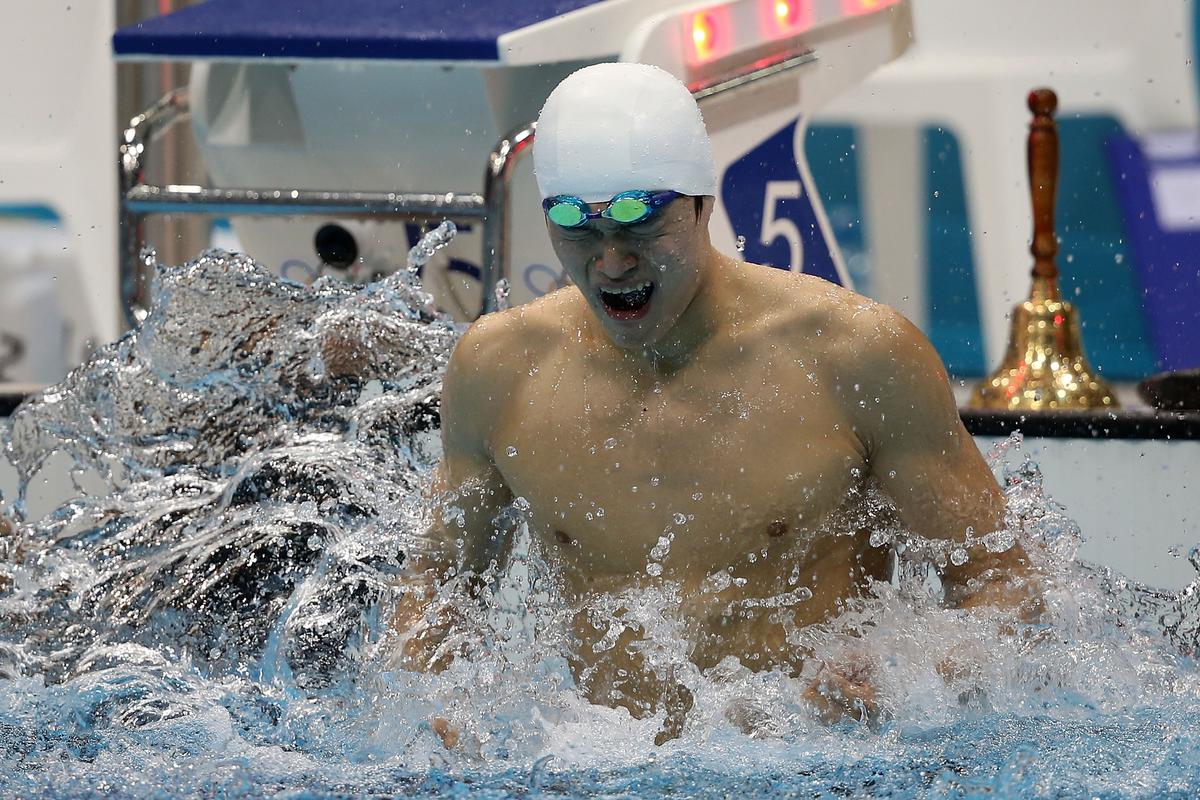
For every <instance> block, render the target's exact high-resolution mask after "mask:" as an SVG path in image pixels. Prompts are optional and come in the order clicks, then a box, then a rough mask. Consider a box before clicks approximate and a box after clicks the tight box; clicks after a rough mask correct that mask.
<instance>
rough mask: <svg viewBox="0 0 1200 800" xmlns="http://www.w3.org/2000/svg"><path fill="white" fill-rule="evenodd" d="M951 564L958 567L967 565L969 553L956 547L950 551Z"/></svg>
mask: <svg viewBox="0 0 1200 800" xmlns="http://www.w3.org/2000/svg"><path fill="white" fill-rule="evenodd" d="M950 563H951V564H953V565H954V566H956V567H961V566H962V565H963V564H965V563H967V551H966V550H964V549H962V548H961V547H956V548H954V549H953V550H951V551H950Z"/></svg>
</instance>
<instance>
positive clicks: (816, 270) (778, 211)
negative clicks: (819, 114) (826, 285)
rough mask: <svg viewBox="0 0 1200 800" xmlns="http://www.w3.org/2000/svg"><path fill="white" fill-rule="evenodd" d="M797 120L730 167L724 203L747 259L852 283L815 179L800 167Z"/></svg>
mask: <svg viewBox="0 0 1200 800" xmlns="http://www.w3.org/2000/svg"><path fill="white" fill-rule="evenodd" d="M799 124H800V120H799V119H797V120H794V121H793V122H791V123H789V124H788V125H786V126H785V127H784V128H783V129H782V130H780V131H777V132H776V133H774V134H772V135H771V136H770V137H768V138H767V139H766V140H765V141H763V142H762V143H761V144H759V145H758V146H757V147H755V148H754V149H753V150H751V151H750V152H748V153H746V154H745V155H744V156H742V157H741V158H739V159H738V160H737V161H735V162H733V163H732V164H730V165H729V168H728V169H726V170H725V175H724V177H723V178H722V180H721V203H722V205H723V206H724V207H725V213H726V214H727V215H728V216H729V221H730V223H731V224H732V225H733V232H734V235H735V236H741V237H744V238H745V242H746V249H745V251H744V252H743V254H742V257H743V258H745V259H746V260H747V261H750V262H753V263H756V264H766V265H768V266H772V267H778V268H780V269H790V270H794V271H797V272H806V273H808V274H810V275H817V276H820V277H822V278H825V279H826V280H829V281H833V282H834V283H839V284H842V285H849V281H848V280H847V279H846V277H845V275H846V272H845V269H844V268H843V267H842V265H841V258H840V257H839V254H838V252H837V244H836V242H834V241H833V236H832V234H831V233H830V232H829V224H828V222H827V221H826V220H825V216H824V213H823V211H822V210H821V208H820V200H819V199H818V198H817V196H816V194H815V192H814V190H813V186H812V179H811V177H809V175H808V170H807V168H803V169H802V166H803V158H804V154H803V152H802V151H801V149H800V148H799V147H798V146H797V142H796V129H797V126H798V125H799Z"/></svg>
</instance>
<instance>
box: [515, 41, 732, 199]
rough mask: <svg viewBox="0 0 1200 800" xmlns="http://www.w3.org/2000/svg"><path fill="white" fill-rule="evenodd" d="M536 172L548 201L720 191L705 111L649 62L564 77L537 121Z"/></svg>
mask: <svg viewBox="0 0 1200 800" xmlns="http://www.w3.org/2000/svg"><path fill="white" fill-rule="evenodd" d="M533 170H534V173H535V174H536V175H537V182H538V189H539V190H540V191H541V193H542V198H543V199H545V198H547V197H553V196H554V195H559V194H569V195H574V196H575V197H578V198H580V199H581V200H583V201H584V202H588V203H599V202H603V201H605V200H609V199H611V198H612V197H613V195H616V194H619V193H620V192H624V191H628V190H630V189H645V190H647V191H662V190H666V189H672V190H674V191H676V192H679V193H681V194H688V195H713V196H716V194H717V170H716V165H715V164H714V163H713V154H712V144H711V143H710V142H709V141H708V131H707V130H705V128H704V120H703V119H702V118H701V117H700V108H699V107H698V106H697V105H696V101H695V100H694V99H693V98H692V94H691V92H689V91H688V89H687V87H686V86H684V85H683V84H682V83H680V82H679V80H678V79H676V78H675V76H674V75H672V74H670V73H669V72H666V71H665V70H661V69H659V68H658V67H652V66H649V65H647V64H624V63H616V64H614V63H607V64H596V65H594V66H590V67H584V68H583V69H581V70H578V71H576V72H573V73H571V74H570V75H568V76H567V77H566V78H565V79H563V81H562V83H560V84H558V86H557V87H555V89H554V91H553V92H551V93H550V97H549V98H547V100H546V105H544V106H542V113H541V115H540V116H539V117H538V123H537V135H536V138H535V139H534V142H533Z"/></svg>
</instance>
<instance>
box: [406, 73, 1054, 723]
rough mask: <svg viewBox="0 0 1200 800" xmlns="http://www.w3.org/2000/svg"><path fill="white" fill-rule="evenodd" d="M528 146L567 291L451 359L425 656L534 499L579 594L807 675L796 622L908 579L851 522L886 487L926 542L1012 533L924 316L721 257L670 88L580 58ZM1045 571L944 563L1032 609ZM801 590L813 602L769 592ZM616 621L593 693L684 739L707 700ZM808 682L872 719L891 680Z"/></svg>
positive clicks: (590, 682)
mask: <svg viewBox="0 0 1200 800" xmlns="http://www.w3.org/2000/svg"><path fill="white" fill-rule="evenodd" d="M533 155H534V169H535V173H536V177H537V182H538V186H539V189H540V191H541V195H542V198H543V210H544V213H545V217H546V226H547V228H548V230H549V232H550V238H551V241H552V242H553V245H554V249H555V252H556V254H557V256H558V258H559V259H560V260H561V262H562V265H563V267H564V268H565V270H566V273H567V274H568V275H569V277H570V279H571V285H570V286H568V287H566V288H563V289H560V290H558V291H555V292H553V293H551V294H549V295H546V296H544V297H542V298H540V299H537V300H535V301H533V302H530V303H528V304H525V305H522V306H519V307H516V308H513V309H510V310H506V311H503V312H498V313H495V314H489V315H486V316H484V317H482V318H481V319H479V320H478V321H476V322H475V324H474V325H472V326H471V328H470V330H469V331H467V333H466V334H465V335H464V336H463V338H462V340H461V341H460V342H459V343H458V345H457V347H456V349H455V351H454V354H453V356H452V358H451V361H450V364H449V367H448V369H447V372H446V376H445V384H444V393H443V396H442V426H443V427H442V437H443V443H444V458H443V461H442V463H441V464H440V466H439V468H438V471H437V473H436V479H435V480H436V491H435V494H436V495H437V496H440V497H449V498H453V499H452V500H447V501H445V505H444V507H443V510H444V509H445V508H450V507H454V508H455V509H459V510H461V511H459V510H456V511H454V512H453V514H451V513H445V514H441V513H440V512H439V514H438V515H437V516H438V522H437V524H436V525H435V527H436V528H438V529H439V531H440V535H441V536H442V537H443V539H444V541H446V542H447V543H457V544H451V545H448V550H447V556H446V558H445V560H444V561H439V560H437V559H436V558H435V559H433V560H429V559H427V560H426V562H425V563H422V564H419V565H418V567H419V569H423V570H425V573H424V574H425V576H426V578H427V580H428V581H429V584H427V585H426V587H425V592H424V593H423V592H421V591H417V590H414V591H412V592H410V593H409V594H408V595H407V596H406V598H405V600H404V602H403V603H402V605H401V608H400V609H399V612H398V614H397V617H396V626H397V628H398V630H400V631H401V632H403V633H405V634H406V638H405V657H406V659H407V663H409V664H410V665H414V666H415V668H419V669H439V668H441V667H443V666H445V664H446V663H447V662H448V659H449V658H451V657H452V654H450V653H447V652H445V651H446V648H444V647H441V648H439V645H441V644H443V643H444V641H445V639H446V634H447V632H448V631H450V630H452V629H454V628H455V627H456V626H457V625H460V624H462V620H461V619H457V620H456V619H453V618H451V617H449V616H442V617H440V618H438V619H437V620H435V621H433V622H430V618H431V617H432V616H436V615H430V614H427V613H426V612H427V611H428V610H429V609H428V607H427V603H428V598H429V597H431V596H432V591H433V584H434V583H436V582H437V581H441V580H445V579H446V577H447V576H448V575H449V574H450V572H451V564H452V563H453V562H455V561H458V562H459V563H461V564H463V566H465V567H466V568H468V569H470V570H474V571H476V572H481V571H483V570H484V569H485V568H486V567H487V565H488V564H489V563H490V562H491V561H493V560H495V559H502V558H503V556H504V549H505V546H506V545H507V544H508V542H506V541H505V540H504V539H505V537H504V535H503V534H502V533H500V534H497V531H496V527H495V524H494V519H495V518H496V516H497V514H498V513H499V512H500V511H501V509H503V508H504V507H505V506H506V504H509V503H510V502H512V501H513V500H514V498H517V497H520V498H524V499H525V500H526V501H527V502H528V504H529V514H530V519H531V533H532V535H533V536H534V537H536V538H537V539H538V540H539V541H540V542H541V544H542V547H543V549H544V550H545V552H546V553H547V555H548V558H549V559H550V560H552V561H553V562H554V564H555V567H556V568H557V569H558V570H560V571H561V574H562V576H563V581H564V583H565V584H566V587H567V591H568V592H569V593H570V595H571V598H570V599H571V600H573V601H574V602H576V603H578V604H579V607H580V608H581V609H583V608H584V607H585V606H586V604H587V603H588V602H589V600H590V599H594V598H596V597H598V596H600V595H603V594H605V593H608V594H609V595H610V596H612V593H619V592H621V591H622V590H626V589H630V588H631V587H636V586H645V585H647V584H648V583H651V582H671V583H672V584H673V585H674V586H676V587H678V592H679V594H680V597H681V598H682V600H681V608H682V613H683V615H684V616H685V618H686V619H685V620H684V621H685V623H686V625H685V627H686V628H687V630H688V631H689V639H690V642H691V646H692V650H691V653H690V658H691V660H692V661H693V662H694V663H695V664H696V665H697V666H698V667H700V668H702V669H709V668H712V667H714V666H715V665H717V664H718V662H721V661H722V659H725V658H727V657H730V656H732V657H733V658H735V659H737V660H738V661H740V662H741V663H742V664H744V665H745V666H747V667H749V668H751V669H755V670H766V669H774V668H778V669H782V670H785V671H787V672H789V673H792V674H795V675H798V674H800V670H801V668H802V667H803V662H804V659H805V653H803V652H798V651H797V648H796V647H795V646H793V645H791V644H789V642H788V638H787V632H788V631H789V630H795V629H797V628H802V627H803V626H807V625H811V624H814V623H820V622H824V621H826V620H829V619H830V618H832V617H834V616H836V615H837V614H838V613H839V612H840V611H841V610H842V609H843V608H844V607H845V604H846V602H847V601H848V600H850V599H851V598H854V597H856V596H859V595H861V594H862V593H864V592H865V591H866V590H867V587H868V585H869V583H870V582H871V581H872V580H887V579H888V577H889V576H890V564H891V553H890V552H889V550H888V549H887V548H881V547H873V546H871V545H870V543H869V542H868V538H869V534H868V532H867V530H866V526H865V525H863V524H862V523H861V522H857V523H856V522H855V511H856V510H860V509H861V506H862V503H863V502H864V497H865V494H866V491H867V489H868V487H869V486H870V487H874V488H875V489H877V490H878V491H881V492H882V493H883V494H885V495H886V496H887V497H889V498H890V500H891V501H892V503H893V504H894V506H895V509H896V512H897V513H898V515H899V522H900V523H901V524H902V525H903V526H904V527H905V528H906V529H908V530H911V531H914V532H916V533H918V534H920V535H921V536H924V537H926V538H928V539H934V540H944V541H947V542H962V541H964V540H965V539H966V537H967V536H968V535H969V534H970V533H971V532H974V534H975V535H977V536H978V535H982V534H984V533H987V532H990V531H995V530H998V529H1000V528H1002V527H1003V520H1004V500H1003V496H1002V493H1001V491H1000V489H999V487H998V486H997V484H996V482H995V480H994V478H993V476H992V474H991V471H990V470H989V468H988V466H987V464H986V463H985V462H984V460H983V458H982V457H981V455H980V453H979V451H978V449H977V448H976V446H975V443H974V442H973V441H972V439H971V437H970V435H969V434H968V433H967V432H966V431H965V430H964V428H963V426H962V423H961V421H960V419H959V416H958V409H957V407H956V404H955V401H954V398H953V396H952V393H951V390H950V387H949V384H948V381H947V377H946V373H945V371H944V369H943V367H942V364H941V362H940V360H939V358H938V356H937V353H936V352H935V351H934V349H933V347H932V346H931V345H930V344H929V342H928V341H927V340H926V339H925V337H924V336H922V335H921V333H920V332H918V331H917V329H916V328H915V327H913V326H912V325H911V324H910V323H909V322H908V321H906V320H905V319H903V318H902V317H901V316H900V315H899V314H897V313H896V312H895V311H893V310H892V309H890V308H888V307H886V306H883V305H880V304H878V303H874V302H872V301H870V300H868V299H866V298H864V297H862V296H860V295H857V294H855V293H853V292H851V291H848V290H846V289H843V288H840V287H838V286H835V285H833V284H830V283H828V282H826V281H824V280H821V279H819V278H815V277H812V276H807V275H803V274H796V273H790V272H785V271H781V270H777V269H770V268H766V267H762V266H758V265H754V264H749V263H745V262H742V261H740V260H738V259H736V258H733V257H731V256H728V255H725V254H723V253H720V252H718V251H717V250H716V249H714V247H713V245H712V243H711V241H710V238H709V233H708V226H709V220H710V217H711V215H712V213H713V203H714V197H715V195H716V191H717V176H716V171H715V165H714V162H713V156H712V151H711V145H710V143H709V138H708V134H707V132H706V130H705V127H704V123H703V120H702V118H701V114H700V110H699V108H698V107H697V105H696V103H695V102H694V100H693V98H692V96H691V94H690V93H689V92H688V90H687V88H686V87H685V86H683V85H682V84H681V83H680V82H679V81H678V80H676V79H675V78H674V77H673V76H671V75H669V74H668V73H666V72H664V71H662V70H659V69H657V68H654V67H650V66H645V65H639V64H619V63H618V64H613V63H609V64H599V65H596V66H590V67H586V68H584V69H581V70H579V71H577V72H575V73H574V74H572V75H570V76H569V77H567V78H566V79H565V80H564V81H562V83H560V84H559V85H558V87H557V88H556V89H555V90H554V92H553V93H552V94H551V95H550V97H549V99H548V100H547V101H546V104H545V106H544V107H543V109H542V112H541V115H540V117H539V120H538V127H537V139H536V142H535V144H534V148H533ZM451 517H453V519H452V518H451ZM860 517H861V515H860ZM854 525H858V527H859V529H855V528H852V527H850V526H854ZM661 537H666V541H667V542H668V545H669V546H668V547H664V546H662V541H664V539H663V538H661ZM1029 573H1030V567H1029V566H1028V564H1027V561H1026V554H1025V553H1024V551H1023V550H1022V549H1021V547H1020V546H1019V545H1018V546H1015V547H1012V548H1011V549H1009V550H1007V551H1006V552H1003V553H989V552H985V549H984V548H982V547H977V548H974V549H972V551H971V558H970V559H969V560H968V561H966V562H965V563H963V564H961V565H955V564H953V563H950V564H947V566H946V567H945V568H944V569H943V570H942V572H941V578H942V581H943V584H944V587H945V589H946V598H947V602H948V603H949V604H951V605H953V606H956V607H959V608H964V609H970V608H975V607H981V606H999V607H1003V608H1009V609H1012V610H1013V611H1014V614H1016V613H1020V611H1021V607H1022V605H1023V604H1024V605H1025V606H1026V611H1028V610H1029V608H1030V607H1035V606H1036V597H1034V593H1033V591H1032V590H1031V589H1029V587H1028V585H1026V584H1027V582H1025V581H1023V578H1025V577H1027V576H1028V574H1029ZM714 576H716V578H717V580H716V581H715V582H714ZM722 576H727V577H728V578H729V579H730V580H725V579H723V578H722ZM808 592H811V597H810V598H809V597H807V593H808ZM781 596H784V597H788V596H790V597H794V598H797V599H796V600H795V601H793V602H790V603H786V604H784V605H782V606H780V605H779V603H778V602H775V603H771V602H755V601H764V600H767V599H770V598H779V597H781ZM772 606H774V607H772ZM459 613H461V612H459ZM607 631H608V625H607V624H606V623H599V624H593V622H591V621H589V617H588V616H587V614H586V613H583V612H582V611H581V613H580V615H579V618H578V619H577V623H576V625H575V631H574V633H575V638H576V639H577V641H578V644H579V646H578V650H577V652H576V653H575V655H574V656H573V663H572V668H573V670H574V672H575V675H576V680H577V682H578V684H579V686H580V688H581V690H582V691H584V692H585V693H586V694H587V695H588V697H589V698H590V699H591V700H592V701H593V702H599V703H606V704H609V705H614V706H623V707H625V708H627V709H629V710H630V711H631V712H632V713H633V714H634V715H635V716H638V717H644V716H646V715H649V714H653V713H656V712H659V711H665V712H666V719H667V722H666V724H665V725H664V727H663V731H662V732H660V734H659V737H658V738H659V740H660V741H665V740H666V739H669V738H671V737H672V736H674V735H678V733H679V730H680V728H681V726H682V722H683V719H684V716H685V715H686V713H687V710H688V708H690V706H691V695H690V693H688V691H687V689H686V688H685V687H683V686H681V685H679V684H678V683H677V682H675V681H673V680H672V679H671V676H670V675H663V674H661V673H662V671H661V670H658V671H657V672H656V671H654V670H650V669H648V668H647V667H646V664H645V663H644V661H645V659H644V653H643V650H642V649H641V648H638V647H636V646H631V645H636V643H637V641H638V639H639V637H640V636H641V635H642V633H644V631H642V630H641V629H640V628H638V627H637V626H636V625H631V626H630V627H629V628H628V629H626V630H625V631H624V633H622V634H621V636H620V638H619V639H618V641H617V643H616V646H614V647H609V648H607V649H604V648H600V649H601V650H602V652H601V653H599V654H597V653H596V652H595V651H596V648H593V647H592V646H591V645H592V644H594V643H596V642H597V641H598V640H599V639H600V638H601V637H602V636H604V635H605V633H606V632H607ZM807 696H808V697H809V699H811V700H812V701H813V702H814V703H815V704H817V706H818V709H819V711H820V712H821V714H822V716H823V717H825V718H836V717H838V716H839V715H840V714H842V713H855V709H857V710H858V711H859V712H861V711H863V710H865V711H866V712H868V713H869V712H870V710H871V708H872V705H873V700H874V690H873V688H872V686H871V681H870V676H869V670H865V669H864V668H863V667H862V665H861V664H846V665H826V667H825V668H824V669H823V671H822V673H821V674H820V675H819V676H818V677H817V678H816V679H815V680H814V681H813V683H812V686H811V687H810V689H809V691H808V694H807ZM441 724H442V725H443V727H444V726H445V723H444V722H442V723H441ZM435 728H436V726H435Z"/></svg>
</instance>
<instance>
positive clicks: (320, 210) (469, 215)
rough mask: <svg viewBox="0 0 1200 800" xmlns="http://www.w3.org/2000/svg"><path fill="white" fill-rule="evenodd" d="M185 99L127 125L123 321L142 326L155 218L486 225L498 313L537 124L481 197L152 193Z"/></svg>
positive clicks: (497, 161)
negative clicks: (516, 174) (516, 187)
mask: <svg viewBox="0 0 1200 800" xmlns="http://www.w3.org/2000/svg"><path fill="white" fill-rule="evenodd" d="M188 113H189V108H188V93H187V90H186V89H176V90H174V91H172V92H170V93H168V94H167V95H165V96H163V97H162V99H160V100H159V101H158V102H157V103H155V104H154V105H153V106H151V107H150V108H149V109H147V110H146V111H144V112H142V113H141V114H138V115H137V116H136V117H134V118H133V119H132V120H130V121H129V126H128V127H127V128H126V129H125V130H124V131H123V132H122V135H121V144H120V147H119V155H120V161H119V168H120V183H119V186H120V192H121V196H120V203H119V209H120V210H119V214H120V220H119V229H120V234H119V248H120V250H119V253H118V258H119V265H120V286H121V306H122V309H123V311H124V314H125V321H126V323H127V324H128V325H130V326H136V325H137V324H139V323H140V322H141V321H142V319H144V318H145V315H146V308H147V301H148V286H147V285H146V279H147V276H146V275H145V274H144V270H143V268H142V250H143V248H144V246H145V219H146V217H147V216H148V215H150V214H213V215H216V214H220V215H247V216H250V215H253V216H306V215H308V216H311V215H320V216H346V217H356V216H357V217H361V216H373V217H380V216H383V217H394V218H397V219H404V220H409V221H430V222H440V221H441V220H444V219H450V220H453V221H455V222H464V221H468V220H474V221H482V222H483V263H482V270H481V274H480V283H481V289H480V291H481V300H480V308H481V309H482V311H483V312H485V313H486V312H488V311H493V310H495V303H496V300H495V293H494V292H493V291H492V289H493V286H494V285H495V283H496V281H497V280H498V279H499V278H501V277H504V276H506V275H507V274H508V258H509V255H510V253H511V249H512V248H511V245H510V240H509V227H510V226H509V221H508V216H509V213H508V212H509V208H508V206H509V196H510V192H509V184H510V182H511V181H512V174H513V170H514V169H515V167H516V165H517V161H518V158H519V157H520V155H521V154H522V153H523V152H524V151H525V150H526V148H527V147H528V146H529V145H530V144H531V143H532V142H533V131H534V127H535V126H534V124H532V123H531V124H529V125H526V126H523V127H521V128H519V129H517V130H516V131H513V132H512V133H511V134H509V135H508V136H506V137H504V138H503V139H501V140H500V142H499V144H497V145H496V148H495V149H494V150H493V151H492V153H491V155H490V156H489V157H488V162H487V170H486V172H485V174H484V191H483V194H478V193H461V192H440V193H436V192H357V191H315V190H311V189H216V188H205V187H201V186H153V185H149V184H147V183H145V163H146V158H147V153H148V150H149V147H150V145H151V144H153V142H154V141H155V140H156V139H158V138H159V137H161V136H162V135H163V134H164V133H166V132H167V131H168V130H169V129H170V128H171V127H172V126H173V125H175V124H177V123H179V122H181V121H183V120H185V119H186V118H187V116H188Z"/></svg>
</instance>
